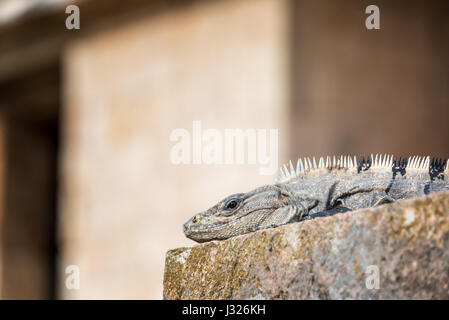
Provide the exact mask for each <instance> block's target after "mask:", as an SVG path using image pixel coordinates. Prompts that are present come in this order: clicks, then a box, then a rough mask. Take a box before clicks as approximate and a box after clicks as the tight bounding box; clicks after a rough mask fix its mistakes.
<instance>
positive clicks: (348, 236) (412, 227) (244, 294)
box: [163, 193, 449, 299]
mask: <svg viewBox="0 0 449 320" xmlns="http://www.w3.org/2000/svg"><path fill="white" fill-rule="evenodd" d="M376 271H378V274H377V273H376ZM377 276H378V277H377ZM377 280H378V286H377V283H376V282H377ZM448 285H449V193H440V194H433V195H430V196H426V197H421V198H417V199H411V200H405V201H398V202H396V203H393V204H388V205H382V206H379V207H377V208H369V209H364V210H359V211H353V212H347V213H342V214H337V215H334V216H331V217H325V218H316V219H313V220H308V221H304V222H300V223H294V224H289V225H285V226H282V227H278V228H274V229H267V230H262V231H258V232H254V233H250V234H246V235H242V236H239V237H235V238H231V239H228V240H226V241H213V242H208V243H205V244H201V245H198V246H194V247H191V248H178V249H174V250H170V251H168V253H167V256H166V262H165V275H164V295H163V296H164V299H408V298H410V299H435V298H436V299H447V298H449V286H448ZM376 287H378V289H376Z"/></svg>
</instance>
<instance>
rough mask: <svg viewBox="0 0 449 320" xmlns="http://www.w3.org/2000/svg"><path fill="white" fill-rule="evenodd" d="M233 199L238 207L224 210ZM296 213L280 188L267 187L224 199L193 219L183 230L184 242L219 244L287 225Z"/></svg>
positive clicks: (294, 207)
mask: <svg viewBox="0 0 449 320" xmlns="http://www.w3.org/2000/svg"><path fill="white" fill-rule="evenodd" d="M233 199H238V201H240V202H239V206H238V207H236V208H235V210H226V208H225V207H226V204H227V203H229V201H231V200H233ZM299 211H301V208H297V207H296V206H295V205H294V203H293V202H292V199H290V196H289V194H288V193H286V192H285V191H284V190H283V187H282V186H277V185H269V186H263V187H260V188H257V189H255V190H253V191H251V192H248V193H243V194H235V195H232V196H229V197H227V198H225V199H224V200H222V201H220V202H219V203H218V204H217V205H215V206H214V207H212V208H210V209H208V210H207V211H204V212H201V213H199V214H197V215H195V216H193V217H192V218H191V219H189V220H188V221H187V222H186V223H185V224H184V227H183V229H184V234H185V235H186V237H187V238H189V239H192V240H194V241H197V242H205V241H210V240H223V239H228V238H230V237H233V236H236V235H240V234H243V233H247V232H251V231H255V230H259V229H265V228H268V227H270V226H271V225H275V224H277V225H279V224H281V223H283V222H284V221H285V223H288V222H290V221H292V219H296V218H297V215H298V213H299ZM273 219H277V220H276V221H274V220H273Z"/></svg>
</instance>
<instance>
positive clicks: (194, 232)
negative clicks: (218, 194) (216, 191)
mask: <svg viewBox="0 0 449 320" xmlns="http://www.w3.org/2000/svg"><path fill="white" fill-rule="evenodd" d="M276 209H277V208H273V207H262V208H257V209H254V210H252V211H248V212H247V213H245V214H244V215H241V216H240V217H237V218H236V219H234V220H230V221H226V222H217V223H214V225H207V226H205V228H201V229H197V230H195V229H193V228H190V227H191V224H190V223H191V221H192V219H193V218H194V217H195V216H194V217H192V218H190V219H189V220H188V221H187V222H186V223H184V225H183V229H184V234H185V235H186V237H187V238H189V239H192V237H191V236H192V235H202V234H206V233H210V232H212V233H213V231H217V230H220V229H221V228H223V227H224V226H227V225H230V224H233V223H237V222H238V221H240V220H241V219H243V218H244V217H246V216H247V215H249V214H251V213H253V212H256V211H260V210H270V211H274V210H276ZM200 214H201V213H200ZM193 240H195V241H198V240H196V239H193ZM207 241H208V240H207Z"/></svg>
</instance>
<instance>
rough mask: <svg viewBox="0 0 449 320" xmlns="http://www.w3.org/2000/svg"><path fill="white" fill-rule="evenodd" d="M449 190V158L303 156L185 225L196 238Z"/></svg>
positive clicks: (232, 233) (220, 236)
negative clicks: (269, 179) (268, 179)
mask: <svg viewBox="0 0 449 320" xmlns="http://www.w3.org/2000/svg"><path fill="white" fill-rule="evenodd" d="M444 190H449V162H448V161H447V159H436V158H433V159H430V157H418V156H415V157H411V158H407V157H403V158H402V157H401V158H396V157H393V156H390V155H380V156H379V155H376V156H373V155H371V156H368V157H365V156H363V157H359V160H358V161H357V158H356V157H349V156H340V157H337V158H336V157H335V156H334V157H333V158H331V157H326V158H323V157H322V158H320V159H319V161H318V164H317V162H316V160H315V158H313V159H310V158H305V159H298V161H297V165H296V169H295V168H294V167H293V164H292V162H291V161H290V164H289V168H287V166H285V165H284V167H283V168H281V170H280V175H279V177H278V178H277V180H276V182H275V184H273V185H265V186H262V187H259V188H257V189H255V190H252V191H250V192H248V193H237V194H233V195H231V196H229V197H227V198H225V199H224V200H222V201H220V202H219V203H218V204H216V205H215V206H213V207H212V208H210V209H208V210H206V211H204V212H201V213H199V214H197V215H195V216H193V217H192V218H191V219H189V220H188V221H187V222H186V223H185V224H184V233H185V235H186V237H187V238H190V239H192V240H195V241H197V242H206V241H210V240H224V239H228V238H230V237H234V236H237V235H241V234H244V233H248V232H252V231H256V230H261V229H266V228H271V227H277V226H280V225H284V224H288V223H292V222H298V221H301V220H304V219H310V218H313V217H316V216H326V215H332V214H335V213H339V212H345V211H350V210H356V209H361V208H367V207H373V206H378V205H381V204H384V203H389V202H393V201H396V200H401V199H408V198H413V197H417V196H420V195H425V194H429V193H432V192H438V191H444Z"/></svg>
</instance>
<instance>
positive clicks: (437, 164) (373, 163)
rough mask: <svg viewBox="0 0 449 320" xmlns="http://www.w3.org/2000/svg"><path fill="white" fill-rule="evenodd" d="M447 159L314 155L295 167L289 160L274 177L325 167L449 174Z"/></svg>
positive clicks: (280, 178)
mask: <svg viewBox="0 0 449 320" xmlns="http://www.w3.org/2000/svg"><path fill="white" fill-rule="evenodd" d="M448 160H449V159H442V158H430V156H426V157H422V156H413V157H399V158H397V157H395V156H393V155H387V154H384V155H382V154H381V155H379V154H376V155H373V154H371V155H370V156H360V157H359V158H358V160H357V157H356V156H353V157H351V156H343V155H342V156H339V157H335V156H333V157H330V156H327V157H320V159H319V160H318V164H317V161H316V159H315V157H313V158H312V159H310V158H302V159H301V158H299V159H298V161H297V163H296V169H295V167H294V166H293V163H292V162H291V161H290V162H289V165H288V167H287V165H284V166H283V167H281V168H280V174H279V176H278V178H277V179H276V182H277V183H286V182H289V181H291V180H293V179H295V178H296V177H298V176H300V175H304V174H306V173H308V172H310V171H314V170H320V169H327V170H338V169H346V170H347V169H353V170H357V172H360V171H365V170H368V169H370V168H379V169H381V168H385V169H389V168H391V169H393V168H395V169H418V170H428V171H429V173H431V172H445V173H448V174H449V161H448Z"/></svg>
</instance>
